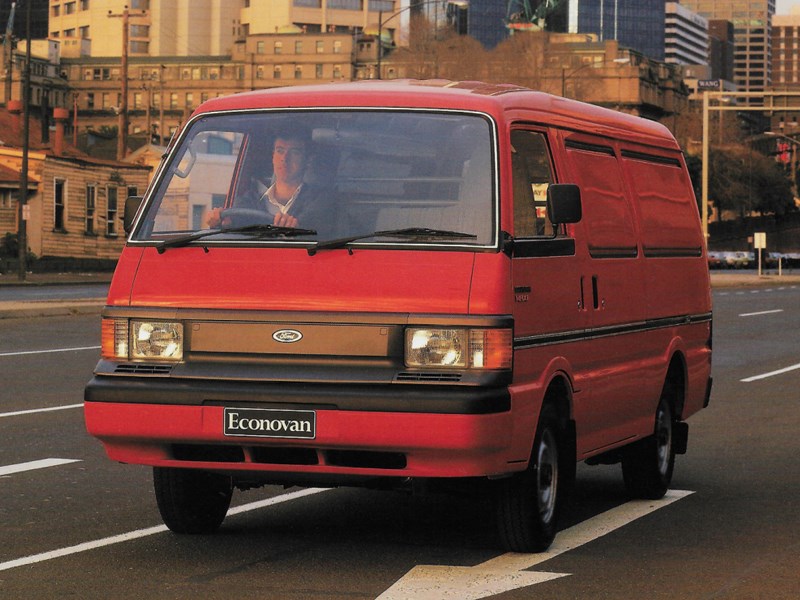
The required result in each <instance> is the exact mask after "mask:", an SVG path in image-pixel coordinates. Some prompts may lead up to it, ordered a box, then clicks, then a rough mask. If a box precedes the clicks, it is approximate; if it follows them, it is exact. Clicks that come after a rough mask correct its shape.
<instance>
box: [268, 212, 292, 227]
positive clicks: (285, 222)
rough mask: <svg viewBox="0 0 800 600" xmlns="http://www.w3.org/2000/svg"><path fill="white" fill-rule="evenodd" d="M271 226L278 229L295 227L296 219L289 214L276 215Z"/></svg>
mask: <svg viewBox="0 0 800 600" xmlns="http://www.w3.org/2000/svg"><path fill="white" fill-rule="evenodd" d="M272 224H273V225H277V226H279V227H297V219H296V218H294V217H293V216H292V215H289V214H284V213H278V214H277V215H275V219H274V220H273V221H272Z"/></svg>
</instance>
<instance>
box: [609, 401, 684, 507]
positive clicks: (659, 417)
mask: <svg viewBox="0 0 800 600" xmlns="http://www.w3.org/2000/svg"><path fill="white" fill-rule="evenodd" d="M673 425H674V423H673V418H672V409H671V407H670V404H669V402H668V401H667V399H666V398H665V397H662V398H661V401H660V402H659V404H658V409H657V410H656V420H655V428H654V431H653V435H651V436H649V437H647V438H645V439H643V440H641V441H639V442H636V443H634V444H631V445H630V446H629V447H628V448H626V449H625V451H624V452H623V455H622V477H623V479H624V480H625V487H626V489H627V490H628V493H629V494H630V495H631V496H632V497H633V498H643V499H648V500H658V499H659V498H663V497H664V494H666V493H667V490H668V489H669V484H670V483H671V482H672V471H673V469H674V467H675V445H674V444H673Z"/></svg>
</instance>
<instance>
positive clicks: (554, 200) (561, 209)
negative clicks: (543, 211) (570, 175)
mask: <svg viewBox="0 0 800 600" xmlns="http://www.w3.org/2000/svg"><path fill="white" fill-rule="evenodd" d="M582 216H583V213H582V210H581V188H579V187H578V186H577V185H575V184H574V183H554V184H552V185H550V186H549V187H548V188H547V218H548V219H550V222H551V223H553V224H555V225H563V224H564V223H577V222H578V221H580V220H581V217H582Z"/></svg>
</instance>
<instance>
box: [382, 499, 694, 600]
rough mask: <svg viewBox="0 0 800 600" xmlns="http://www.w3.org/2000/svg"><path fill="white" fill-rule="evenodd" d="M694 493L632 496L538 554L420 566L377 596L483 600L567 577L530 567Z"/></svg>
mask: <svg viewBox="0 0 800 600" xmlns="http://www.w3.org/2000/svg"><path fill="white" fill-rule="evenodd" d="M693 493H694V492H690V491H683V490H670V491H668V492H667V494H666V495H665V496H664V497H663V498H662V499H661V500H632V501H631V502H627V503H625V504H622V505H621V506H617V507H616V508H612V509H611V510H608V511H606V512H604V513H602V514H600V515H597V516H596V517H592V518H591V519H588V520H586V521H583V522H582V523H578V524H577V525H575V526H573V527H570V528H569V529H565V530H564V531H560V532H559V533H558V535H557V536H556V539H555V541H554V542H553V545H552V546H550V548H549V549H548V550H547V551H546V552H540V553H538V554H517V553H514V552H510V553H508V554H503V555H501V556H498V557H497V558H493V559H491V560H489V561H486V562H485V563H482V564H479V565H476V566H474V567H445V566H435V565H419V566H416V567H414V568H413V569H411V570H410V571H409V572H408V573H406V575H405V576H404V577H403V578H402V579H400V580H399V581H398V582H397V583H395V584H394V585H393V586H392V587H390V588H389V589H388V590H386V591H385V592H384V593H383V594H381V595H380V596H379V597H378V600H406V599H408V598H414V600H440V599H447V598H458V599H459V600H478V599H480V598H486V597H488V596H494V595H496V594H500V593H503V592H508V591H511V590H515V589H519V588H523V587H527V586H530V585H535V584H537V583H543V582H545V581H551V580H553V579H558V578H560V577H567V576H568V575H570V573H545V572H539V571H527V570H526V569H530V568H531V567H534V566H536V565H538V564H540V563H543V562H545V561H547V560H550V559H551V558H555V557H556V556H559V555H560V554H563V553H565V552H568V551H570V550H574V549H575V548H578V547H580V546H583V545H584V544H588V543H589V542H591V541H593V540H596V539H598V538H600V537H602V536H604V535H606V534H608V533H611V532H612V531H615V530H617V529H619V528H620V527H623V526H624V525H627V524H628V523H631V522H633V521H635V520H636V519H640V518H641V517H644V516H645V515H648V514H650V513H651V512H654V511H656V510H658V509H660V508H664V507H665V506H669V505H670V504H672V503H673V502H676V501H678V500H680V499H682V498H685V497H686V496H689V495H690V494H693Z"/></svg>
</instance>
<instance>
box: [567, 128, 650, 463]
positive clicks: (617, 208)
mask: <svg viewBox="0 0 800 600" xmlns="http://www.w3.org/2000/svg"><path fill="white" fill-rule="evenodd" d="M564 152H565V156H566V165H567V167H568V173H569V174H570V175H571V178H572V179H571V180H572V181H574V182H575V183H577V184H578V185H580V188H581V200H582V205H583V221H582V223H581V225H582V229H581V230H582V231H583V233H584V239H583V240H579V242H583V243H584V244H585V245H586V253H587V256H588V260H587V262H586V263H585V270H584V272H583V282H584V283H583V285H584V296H585V298H586V310H587V313H588V316H589V326H590V330H589V331H590V336H589V337H590V339H591V341H592V343H591V345H590V347H589V349H588V350H587V353H586V355H587V356H586V360H585V361H584V367H585V368H586V369H587V371H586V377H587V379H588V381H589V382H590V388H591V393H590V394H589V395H588V396H587V399H586V401H585V403H584V404H576V406H575V417H576V427H577V433H578V454H579V455H582V454H588V453H592V452H596V451H600V450H602V449H604V448H607V447H609V446H611V445H614V444H618V443H620V442H624V441H627V440H631V439H635V438H636V437H640V436H642V435H645V434H646V432H647V430H648V429H649V428H651V427H652V419H653V415H654V414H655V402H656V401H657V394H658V391H657V390H659V389H660V386H661V382H659V381H658V377H659V374H658V373H657V370H656V369H654V368H653V363H654V362H655V361H658V360H660V358H659V353H660V349H659V347H658V345H656V344H655V343H654V340H653V336H652V335H651V334H649V333H647V332H645V331H644V330H643V327H642V324H643V322H644V320H645V314H646V307H645V283H644V268H645V265H644V260H643V257H642V256H641V251H640V245H639V229H638V222H637V215H636V211H635V202H634V201H633V199H632V198H631V197H630V194H629V192H628V190H627V189H626V186H625V181H624V178H623V174H622V168H621V165H620V164H619V159H618V156H617V150H616V142H615V141H614V140H610V139H606V138H601V137H598V136H589V135H586V134H574V133H573V134H569V135H567V136H566V137H565V143H564ZM654 398H655V400H654Z"/></svg>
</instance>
